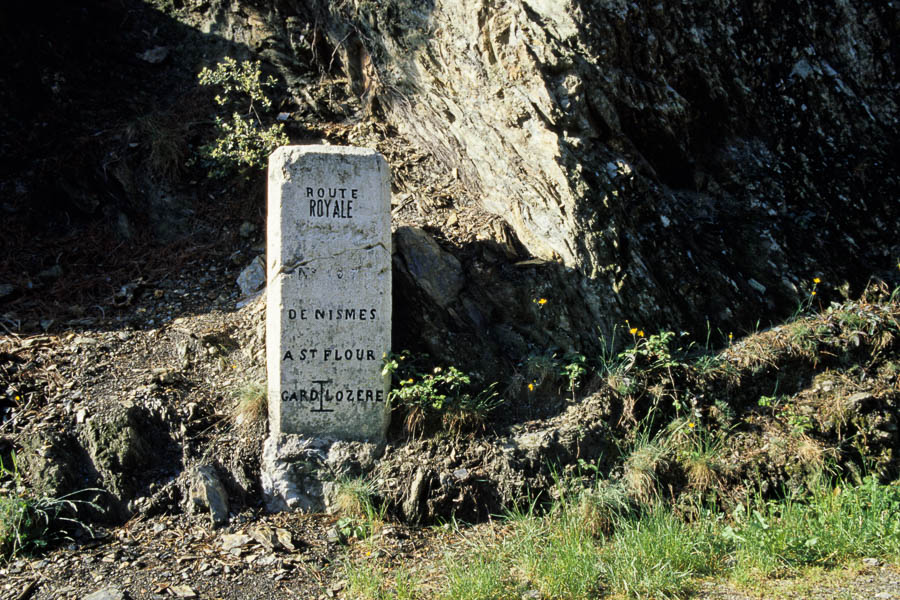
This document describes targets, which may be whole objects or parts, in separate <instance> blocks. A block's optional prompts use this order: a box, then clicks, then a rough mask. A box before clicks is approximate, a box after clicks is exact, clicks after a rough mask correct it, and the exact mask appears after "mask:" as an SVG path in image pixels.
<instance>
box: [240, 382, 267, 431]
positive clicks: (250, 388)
mask: <svg viewBox="0 0 900 600" xmlns="http://www.w3.org/2000/svg"><path fill="white" fill-rule="evenodd" d="M235 395H236V396H237V405H236V406H235V412H234V422H235V424H237V425H238V426H246V427H249V426H252V425H254V424H257V423H260V422H262V420H263V419H265V418H266V415H267V414H268V401H267V399H266V386H265V384H262V383H258V382H245V383H244V384H243V385H241V386H240V387H239V388H238V390H237V392H236V393H235Z"/></svg>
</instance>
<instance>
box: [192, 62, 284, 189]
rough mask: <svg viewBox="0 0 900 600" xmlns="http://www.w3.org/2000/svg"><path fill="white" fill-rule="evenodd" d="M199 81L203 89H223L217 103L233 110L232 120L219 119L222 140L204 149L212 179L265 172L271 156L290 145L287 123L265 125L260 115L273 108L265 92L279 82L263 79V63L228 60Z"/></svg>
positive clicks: (201, 73)
mask: <svg viewBox="0 0 900 600" xmlns="http://www.w3.org/2000/svg"><path fill="white" fill-rule="evenodd" d="M199 79H200V83H201V85H213V86H217V87H219V88H220V89H221V90H222V93H221V94H219V95H217V96H216V98H215V100H216V103H217V104H218V105H219V106H221V107H223V108H226V109H230V110H232V114H231V119H230V120H226V119H224V118H222V117H221V116H219V115H216V117H215V123H216V129H217V130H218V137H217V138H216V139H215V141H213V142H212V143H211V144H207V145H205V146H202V147H201V148H200V155H201V158H202V159H203V160H204V161H205V162H206V163H208V165H209V167H210V170H209V174H210V176H211V177H224V176H226V175H228V174H230V173H233V172H241V171H246V170H248V169H260V168H263V167H265V165H266V161H267V159H268V156H269V154H271V153H272V152H273V151H274V150H275V149H276V148H278V147H279V146H284V145H286V144H288V143H290V139H289V138H288V136H287V134H285V132H284V124H283V123H274V124H272V125H269V126H268V127H266V126H265V125H263V119H262V117H261V116H260V112H261V111H262V112H263V114H265V112H266V111H269V110H271V108H272V101H271V100H270V99H269V97H268V96H267V95H266V92H265V90H266V88H271V87H273V86H274V85H275V79H274V78H273V77H271V76H270V77H268V78H266V79H262V73H261V65H260V62H259V61H243V62H240V63H239V62H237V61H236V60H234V59H233V58H230V57H225V60H224V61H222V62H221V63H219V64H218V65H216V68H215V69H208V68H204V69H203V70H202V71H200V75H199Z"/></svg>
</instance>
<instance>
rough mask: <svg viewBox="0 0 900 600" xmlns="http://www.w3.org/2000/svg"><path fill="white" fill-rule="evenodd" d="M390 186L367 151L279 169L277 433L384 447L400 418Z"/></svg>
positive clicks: (286, 154) (272, 181)
mask: <svg viewBox="0 0 900 600" xmlns="http://www.w3.org/2000/svg"><path fill="white" fill-rule="evenodd" d="M389 186H390V177H389V175H388V169H387V163H386V162H385V160H384V159H383V158H382V157H381V155H379V154H378V153H376V152H374V151H372V150H366V149H363V148H349V147H333V146H290V147H284V148H280V149H279V150H277V151H276V152H275V153H273V154H272V156H271V158H270V161H269V218H268V281H269V285H268V296H267V300H268V305H267V329H266V349H267V364H268V380H269V383H268V386H269V387H268V389H269V417H270V426H271V431H272V433H273V434H274V435H278V434H307V435H311V436H332V437H337V438H344V439H357V440H375V441H378V440H381V439H383V437H384V434H385V431H386V428H387V424H388V419H389V416H390V412H389V406H388V402H387V392H388V389H387V386H388V380H387V378H386V377H385V376H383V375H382V373H381V368H382V357H383V355H384V353H385V352H388V351H389V350H390V347H391V257H390V188H389Z"/></svg>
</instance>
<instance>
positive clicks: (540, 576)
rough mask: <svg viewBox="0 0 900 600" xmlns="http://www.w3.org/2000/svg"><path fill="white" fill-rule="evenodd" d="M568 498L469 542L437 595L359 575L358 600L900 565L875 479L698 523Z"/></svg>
mask: <svg viewBox="0 0 900 600" xmlns="http://www.w3.org/2000/svg"><path fill="white" fill-rule="evenodd" d="M559 487H560V490H561V491H560V498H558V499H557V500H556V501H554V502H553V503H551V504H550V505H549V506H546V507H544V510H543V511H540V510H538V508H537V507H536V505H534V504H532V505H531V506H530V507H529V508H528V509H526V510H522V511H518V512H513V513H510V514H509V515H507V517H506V518H505V519H504V522H503V526H502V527H501V528H500V529H499V531H502V532H503V533H502V535H500V534H494V535H490V536H482V537H480V538H477V539H474V540H472V539H469V540H467V542H468V543H466V544H464V546H465V549H463V550H459V551H457V552H455V553H453V554H448V555H446V556H445V557H444V558H443V559H442V560H438V561H437V570H438V572H439V573H440V575H439V576H438V580H439V583H434V582H433V581H432V583H431V584H430V585H429V586H428V588H425V587H424V585H423V584H421V582H418V581H417V580H415V579H413V578H410V577H408V574H407V573H406V571H403V570H401V571H400V572H398V573H397V575H396V576H394V577H393V578H392V579H390V581H388V579H386V577H385V575H383V574H382V573H381V572H379V571H377V570H376V569H375V568H374V567H371V566H365V567H359V566H357V567H354V569H355V570H353V571H350V572H348V576H347V579H348V582H349V584H348V592H349V593H350V594H349V596H350V597H353V598H363V599H382V598H441V600H505V599H517V598H521V597H523V595H525V594H527V595H529V596H530V595H535V594H536V596H535V597H540V598H547V599H554V600H582V599H587V598H599V597H627V598H662V599H669V598H685V597H689V596H690V595H691V594H692V593H693V591H694V590H695V589H696V588H697V587H698V585H699V582H700V580H701V579H707V578H710V577H713V578H719V579H731V580H734V581H736V582H738V583H741V584H747V583H750V582H760V581H764V580H767V579H768V578H772V577H780V576H785V575H792V574H796V573H803V572H806V571H808V570H809V569H810V568H820V567H822V568H833V567H838V566H841V565H845V564H848V563H849V562H851V561H853V560H856V559H860V558H862V557H879V558H882V559H885V560H887V561H889V562H897V561H898V560H900V485H897V484H894V485H884V484H880V483H878V482H877V481H875V480H874V479H871V478H867V479H865V480H863V481H862V482H861V483H860V484H859V485H850V484H847V483H845V482H842V481H835V480H828V479H825V478H822V479H820V480H818V482H816V483H815V484H814V485H813V486H812V487H811V489H810V490H809V491H808V492H807V493H805V494H804V495H803V496H802V497H799V496H795V497H793V498H789V499H787V500H783V501H778V502H776V501H771V500H763V499H761V498H756V499H753V500H751V501H750V502H748V503H747V504H746V505H743V506H740V507H739V508H738V509H737V510H735V511H733V512H732V513H724V512H721V511H718V510H713V509H705V508H702V507H701V508H698V509H697V510H695V511H692V512H691V515H693V516H692V518H691V519H686V518H684V517H683V516H681V515H680V514H676V513H675V512H673V510H672V509H670V508H668V507H667V506H665V505H662V504H661V503H657V504H656V505H654V506H650V505H638V504H636V503H634V502H633V501H632V502H628V501H627V500H625V492H624V490H623V489H622V488H621V487H619V486H618V485H617V484H615V483H610V482H605V481H604V482H600V483H598V484H596V485H594V486H593V487H592V488H589V489H579V488H578V487H577V486H575V485H574V484H573V483H571V482H561V484H560V486H559ZM598 511H599V512H598ZM598 514H600V515H602V519H600V520H599V521H598ZM598 522H601V523H602V526H598ZM463 534H464V532H463Z"/></svg>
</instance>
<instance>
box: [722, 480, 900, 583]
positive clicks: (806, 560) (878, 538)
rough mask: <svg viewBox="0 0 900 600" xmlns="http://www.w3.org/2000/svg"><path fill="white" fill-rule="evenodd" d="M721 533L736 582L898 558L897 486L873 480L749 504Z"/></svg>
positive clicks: (899, 503)
mask: <svg viewBox="0 0 900 600" xmlns="http://www.w3.org/2000/svg"><path fill="white" fill-rule="evenodd" d="M735 520H736V523H735V524H734V525H730V526H728V529H726V530H725V535H726V537H728V538H730V539H731V540H732V542H733V544H734V558H735V563H736V564H735V567H734V575H735V577H736V578H737V579H738V580H748V579H751V578H754V577H759V576H766V577H768V576H773V575H774V576H777V575H785V574H788V573H791V572H794V571H796V570H797V569H799V568H801V567H805V566H815V565H821V566H826V567H832V566H836V565H838V564H840V563H842V562H846V561H848V560H850V559H853V558H862V557H865V556H880V557H887V558H890V559H893V560H896V559H897V558H898V557H900V486H898V485H881V484H879V483H878V482H877V481H875V480H874V479H872V478H867V479H865V480H864V481H863V482H862V484H861V485H858V486H852V485H844V484H842V483H841V482H835V483H826V482H825V481H824V480H823V481H821V482H820V483H819V484H818V485H816V486H814V487H813V489H812V490H811V492H810V494H809V496H807V497H805V498H791V499H788V500H786V501H783V502H778V503H775V502H764V501H762V500H756V501H754V502H753V503H752V504H751V505H750V506H748V507H746V508H744V509H743V510H742V511H740V513H739V515H738V517H737V518H736V519H735Z"/></svg>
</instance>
